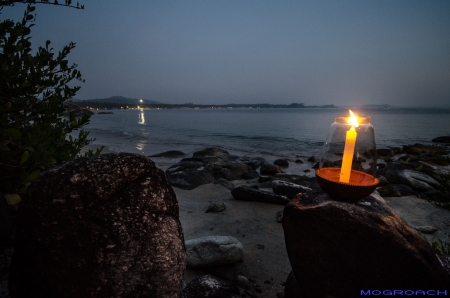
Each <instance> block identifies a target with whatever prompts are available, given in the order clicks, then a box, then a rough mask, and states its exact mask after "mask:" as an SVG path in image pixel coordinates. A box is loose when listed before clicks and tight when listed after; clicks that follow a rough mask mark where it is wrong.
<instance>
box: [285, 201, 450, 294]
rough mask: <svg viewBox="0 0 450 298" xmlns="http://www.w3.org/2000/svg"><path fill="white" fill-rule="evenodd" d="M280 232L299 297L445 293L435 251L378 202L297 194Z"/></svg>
mask: <svg viewBox="0 0 450 298" xmlns="http://www.w3.org/2000/svg"><path fill="white" fill-rule="evenodd" d="M283 229H284V236H285V241H286V249H287V253H288V256H289V260H290V263H291V266H292V270H293V272H294V275H295V277H296V280H297V282H298V284H299V288H300V291H301V294H302V295H303V297H327V296H331V297H346V298H356V297H361V296H360V294H361V293H360V291H361V290H363V289H364V290H368V289H370V290H372V289H409V290H415V289H416V290H422V289H424V288H426V289H431V288H432V289H441V290H442V289H448V285H449V284H450V275H449V274H448V273H447V272H446V271H445V269H444V267H443V266H442V264H441V262H440V260H439V259H438V257H437V256H436V252H435V251H434V249H433V248H432V247H431V246H430V244H429V243H428V242H427V240H425V239H424V238H423V237H422V236H421V235H420V234H419V233H418V232H417V231H416V230H414V229H412V228H411V227H410V226H409V225H408V224H407V223H406V222H404V221H403V220H402V219H401V218H400V217H399V216H398V215H397V214H396V213H395V212H394V211H393V210H392V209H391V208H390V207H389V206H388V205H387V204H386V203H385V202H384V200H382V199H381V198H379V197H377V196H376V195H373V194H372V195H371V196H369V197H367V198H365V199H364V201H363V202H359V203H357V204H351V203H345V202H338V201H333V200H331V199H330V197H329V196H328V195H326V194H320V193H319V194H299V195H297V196H296V197H295V198H294V199H293V200H292V201H291V202H290V203H289V204H288V205H287V206H286V207H285V208H284V213H283Z"/></svg>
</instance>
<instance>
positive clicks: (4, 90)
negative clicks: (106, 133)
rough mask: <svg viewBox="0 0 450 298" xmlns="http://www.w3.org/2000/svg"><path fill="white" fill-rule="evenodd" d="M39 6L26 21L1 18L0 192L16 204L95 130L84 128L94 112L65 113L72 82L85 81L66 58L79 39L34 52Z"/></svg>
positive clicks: (30, 8) (76, 151)
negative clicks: (57, 48) (75, 134)
mask: <svg viewBox="0 0 450 298" xmlns="http://www.w3.org/2000/svg"><path fill="white" fill-rule="evenodd" d="M34 10H35V7H34V6H31V5H28V6H27V8H26V10H25V14H24V17H23V19H22V21H20V22H14V21H12V20H8V19H7V20H3V21H1V23H0V191H1V192H2V193H4V194H7V195H6V197H7V200H8V201H9V203H10V204H14V203H17V202H18V201H20V194H21V193H23V192H25V190H26V189H27V187H28V186H29V185H30V183H31V182H32V181H33V180H34V179H36V178H37V176H39V174H40V173H41V172H42V171H44V170H46V169H49V168H51V167H53V166H54V165H56V164H58V163H61V162H64V161H67V160H71V159H73V158H75V157H77V156H78V155H79V152H80V150H81V148H82V147H84V146H86V145H88V144H89V143H91V142H92V141H93V140H91V139H87V137H88V134H89V132H86V131H83V130H79V129H80V128H81V127H82V126H83V125H85V124H87V123H88V121H89V118H90V116H89V115H87V114H84V115H83V116H81V117H75V115H74V114H73V113H70V114H69V116H68V117H67V118H65V117H63V116H62V113H63V112H65V111H66V110H67V107H66V103H67V102H69V99H70V98H72V97H73V96H74V95H75V94H76V92H77V91H78V90H79V89H80V87H79V86H74V87H70V86H69V85H68V84H69V83H70V82H71V81H73V80H78V81H81V82H84V80H82V78H81V73H80V72H79V71H78V70H77V69H76V67H77V65H76V64H72V65H69V62H68V60H67V59H66V57H67V56H68V55H69V53H70V51H71V50H72V49H73V48H74V47H75V44H74V43H70V44H69V45H67V46H65V47H64V48H63V49H62V50H61V51H60V52H59V53H58V55H55V54H54V53H53V49H52V48H50V47H49V46H50V41H47V42H46V44H45V47H39V48H38V49H37V52H35V53H34V54H33V53H32V48H31V41H30V39H31V36H30V33H31V29H32V27H33V26H34V24H30V21H32V20H34V19H35V16H33V15H32V12H33V11H34ZM74 130H79V133H78V137H76V138H73V137H72V136H71V135H69V133H71V132H72V131H74ZM96 153H97V154H98V153H100V152H99V150H97V152H96ZM90 154H92V152H90Z"/></svg>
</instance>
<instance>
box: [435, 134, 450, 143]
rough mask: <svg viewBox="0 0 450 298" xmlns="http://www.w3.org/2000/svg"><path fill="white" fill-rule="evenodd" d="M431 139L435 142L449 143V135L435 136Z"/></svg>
mask: <svg viewBox="0 0 450 298" xmlns="http://www.w3.org/2000/svg"><path fill="white" fill-rule="evenodd" d="M431 141H432V142H435V143H450V136H443V137H437V138H434V139H432V140H431Z"/></svg>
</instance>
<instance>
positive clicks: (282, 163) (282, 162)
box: [273, 158, 289, 167]
mask: <svg viewBox="0 0 450 298" xmlns="http://www.w3.org/2000/svg"><path fill="white" fill-rule="evenodd" d="M273 164H274V165H277V166H280V167H288V166H289V161H287V160H286V159H284V158H280V159H277V160H275V161H274V162H273Z"/></svg>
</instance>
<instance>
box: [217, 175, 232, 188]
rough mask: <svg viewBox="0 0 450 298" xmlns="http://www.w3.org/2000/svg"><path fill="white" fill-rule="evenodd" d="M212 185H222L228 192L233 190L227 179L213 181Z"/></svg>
mask: <svg viewBox="0 0 450 298" xmlns="http://www.w3.org/2000/svg"><path fill="white" fill-rule="evenodd" d="M214 184H220V185H223V186H225V187H226V188H228V189H229V190H233V188H234V184H233V183H231V182H230V181H228V180H227V179H224V178H219V179H217V180H216V181H214Z"/></svg>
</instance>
